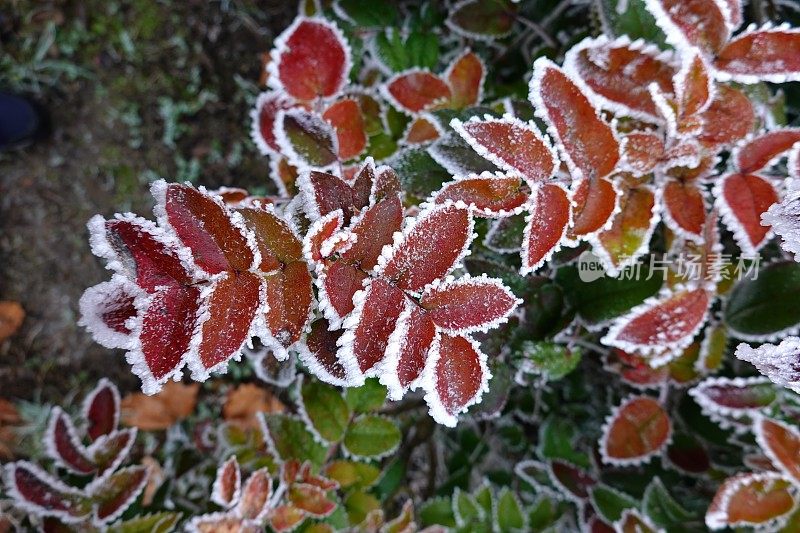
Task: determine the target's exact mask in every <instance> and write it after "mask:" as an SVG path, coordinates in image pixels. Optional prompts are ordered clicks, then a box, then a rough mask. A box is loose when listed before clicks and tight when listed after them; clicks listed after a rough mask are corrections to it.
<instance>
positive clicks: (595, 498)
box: [589, 485, 638, 523]
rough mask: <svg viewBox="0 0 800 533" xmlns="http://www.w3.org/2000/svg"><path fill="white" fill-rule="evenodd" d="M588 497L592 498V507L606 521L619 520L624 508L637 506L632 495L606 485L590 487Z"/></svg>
mask: <svg viewBox="0 0 800 533" xmlns="http://www.w3.org/2000/svg"><path fill="white" fill-rule="evenodd" d="M589 497H590V498H591V500H592V504H593V505H594V508H595V509H596V510H597V512H598V513H599V514H600V516H601V517H603V519H604V520H605V521H606V522H608V523H612V522H616V521H617V520H619V519H620V518H621V517H622V512H623V511H624V510H625V509H635V508H637V507H638V505H637V502H636V500H634V499H633V498H632V497H630V496H628V495H627V494H625V493H624V492H620V491H618V490H616V489H614V488H611V487H609V486H608V485H596V486H594V487H592V490H591V493H590V496H589Z"/></svg>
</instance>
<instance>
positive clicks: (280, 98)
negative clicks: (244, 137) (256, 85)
mask: <svg viewBox="0 0 800 533" xmlns="http://www.w3.org/2000/svg"><path fill="white" fill-rule="evenodd" d="M292 107H293V102H292V100H291V99H289V98H287V97H286V96H285V95H283V94H281V93H280V92H277V91H271V92H266V93H261V94H259V95H258V99H257V100H256V106H255V107H254V108H253V111H252V112H251V114H250V118H251V119H252V121H253V124H252V128H251V130H250V136H251V137H252V138H253V142H255V143H256V146H258V149H259V151H261V153H262V154H263V155H272V154H278V153H280V147H279V146H278V143H277V142H276V141H275V116H276V115H277V114H278V111H280V110H281V109H291V108H292Z"/></svg>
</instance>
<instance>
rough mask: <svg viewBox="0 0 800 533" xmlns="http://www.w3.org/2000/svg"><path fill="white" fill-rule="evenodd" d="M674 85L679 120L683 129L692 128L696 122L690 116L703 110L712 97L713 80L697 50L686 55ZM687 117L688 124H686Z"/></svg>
mask: <svg viewBox="0 0 800 533" xmlns="http://www.w3.org/2000/svg"><path fill="white" fill-rule="evenodd" d="M676 87H677V89H678V115H679V117H680V119H679V120H680V121H681V122H683V123H684V124H682V125H683V127H684V129H687V130H692V126H695V124H696V122H697V121H696V120H693V119H692V117H694V116H695V115H697V114H698V113H701V112H702V111H705V110H706V109H707V108H708V106H709V105H710V104H711V101H712V99H713V98H714V81H713V80H712V79H711V74H710V72H709V68H708V65H706V62H705V60H704V59H703V56H702V55H700V54H699V53H698V52H694V53H693V54H691V55H689V56H687V59H686V60H685V63H684V65H683V68H681V71H680V72H679V73H678V76H677V82H676ZM687 119H688V122H689V124H686V121H687ZM679 126H680V125H679Z"/></svg>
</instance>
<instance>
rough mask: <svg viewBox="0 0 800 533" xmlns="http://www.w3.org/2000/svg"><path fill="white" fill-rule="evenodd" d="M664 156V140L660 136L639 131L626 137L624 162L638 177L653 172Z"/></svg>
mask: <svg viewBox="0 0 800 533" xmlns="http://www.w3.org/2000/svg"><path fill="white" fill-rule="evenodd" d="M663 156H664V140H663V139H662V138H661V136H660V135H658V134H656V133H650V132H644V131H637V132H633V133H629V134H627V135H626V136H625V144H624V145H623V160H624V161H625V165H626V166H627V167H628V168H630V169H631V170H632V171H633V172H634V173H635V174H636V175H637V176H642V175H644V174H647V173H649V172H652V170H653V169H654V168H655V167H656V165H657V164H658V162H659V160H660V159H661V158H662V157H663Z"/></svg>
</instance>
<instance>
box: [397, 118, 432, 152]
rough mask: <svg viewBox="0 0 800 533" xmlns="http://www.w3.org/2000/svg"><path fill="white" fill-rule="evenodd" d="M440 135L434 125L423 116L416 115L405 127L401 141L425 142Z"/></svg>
mask: <svg viewBox="0 0 800 533" xmlns="http://www.w3.org/2000/svg"><path fill="white" fill-rule="evenodd" d="M440 136H441V133H440V132H439V129H438V128H437V127H436V125H435V124H434V123H433V122H431V121H430V120H428V119H427V118H425V117H416V118H415V119H413V120H412V121H411V122H410V123H409V124H408V127H407V128H406V131H405V134H404V135H403V142H404V143H405V144H409V145H415V144H425V143H429V142H431V141H435V140H436V139H438V138H439V137H440Z"/></svg>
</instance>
